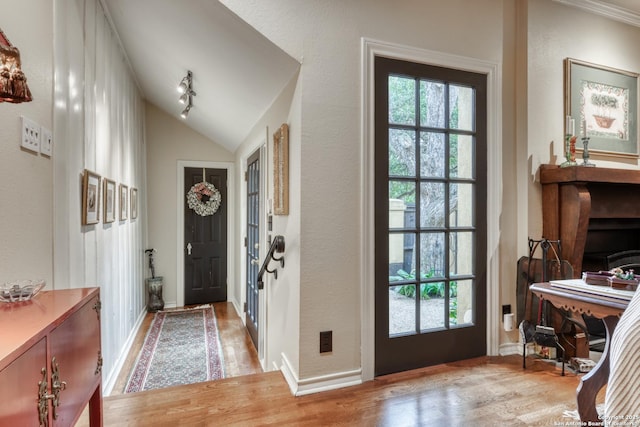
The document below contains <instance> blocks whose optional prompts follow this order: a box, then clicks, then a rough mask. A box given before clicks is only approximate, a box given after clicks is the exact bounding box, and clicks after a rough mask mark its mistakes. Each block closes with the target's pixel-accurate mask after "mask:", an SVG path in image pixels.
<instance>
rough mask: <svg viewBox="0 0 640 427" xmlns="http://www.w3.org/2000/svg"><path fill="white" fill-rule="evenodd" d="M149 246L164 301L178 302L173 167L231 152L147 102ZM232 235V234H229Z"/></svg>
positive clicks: (228, 158)
mask: <svg viewBox="0 0 640 427" xmlns="http://www.w3.org/2000/svg"><path fill="white" fill-rule="evenodd" d="M146 131H147V191H148V194H147V207H148V210H147V212H148V215H147V216H148V240H147V242H148V247H150V248H155V249H156V250H157V251H158V252H157V254H156V256H155V260H156V264H155V265H156V275H158V276H163V277H164V283H165V286H164V289H163V291H164V295H163V296H164V300H165V303H166V304H167V305H169V306H171V305H175V304H176V301H177V288H176V286H177V276H176V275H177V265H176V259H177V256H178V254H177V244H178V242H177V230H176V223H177V212H176V192H177V188H176V186H177V181H176V168H177V162H178V160H193V161H209V162H233V161H234V157H233V153H231V152H229V151H228V150H226V149H225V148H223V147H222V146H221V145H218V144H216V143H215V142H213V141H211V140H209V139H207V138H205V137H204V136H202V135H201V134H199V133H197V132H195V131H193V130H191V129H189V128H188V127H187V126H186V125H185V124H184V123H183V122H181V121H179V120H177V119H175V118H173V117H171V116H169V115H168V114H166V113H165V112H164V111H162V110H160V109H158V108H157V107H155V106H154V105H152V104H149V103H147V104H146ZM229 237H230V238H231V235H230V236H229Z"/></svg>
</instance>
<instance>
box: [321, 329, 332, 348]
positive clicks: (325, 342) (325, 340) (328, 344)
mask: <svg viewBox="0 0 640 427" xmlns="http://www.w3.org/2000/svg"><path fill="white" fill-rule="evenodd" d="M332 341H333V331H323V332H320V353H331V352H332V351H333V342H332Z"/></svg>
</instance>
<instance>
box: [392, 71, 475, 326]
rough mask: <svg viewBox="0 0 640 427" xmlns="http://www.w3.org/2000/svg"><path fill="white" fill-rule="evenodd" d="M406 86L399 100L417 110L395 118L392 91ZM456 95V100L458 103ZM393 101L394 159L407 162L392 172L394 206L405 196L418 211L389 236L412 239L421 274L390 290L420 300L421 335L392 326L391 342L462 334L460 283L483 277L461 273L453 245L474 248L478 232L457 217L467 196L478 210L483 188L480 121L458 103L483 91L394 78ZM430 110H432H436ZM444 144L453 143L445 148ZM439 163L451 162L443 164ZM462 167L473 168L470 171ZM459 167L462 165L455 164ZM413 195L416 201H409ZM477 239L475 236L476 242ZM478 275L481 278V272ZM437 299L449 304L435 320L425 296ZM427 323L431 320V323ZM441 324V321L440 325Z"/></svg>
mask: <svg viewBox="0 0 640 427" xmlns="http://www.w3.org/2000/svg"><path fill="white" fill-rule="evenodd" d="M392 79H395V80H393V81H392ZM403 81H404V83H405V85H404V86H403V87H405V89H406V90H405V91H404V92H403V93H401V94H400V95H399V98H398V99H404V100H405V101H406V100H410V101H412V102H408V103H407V104H406V105H410V108H408V109H404V110H403V111H401V112H398V113H395V114H394V113H393V112H392V111H391V110H392V108H394V104H393V103H392V100H391V90H392V85H396V86H397V87H400V86H402V83H403ZM411 92H413V94H411ZM428 92H430V93H431V94H433V95H434V96H435V97H436V98H437V99H436V100H435V103H434V104H431V100H430V99H427V93H428ZM452 93H453V94H454V95H455V96H456V98H455V100H454V99H453V98H452V96H451V94H452ZM389 94H390V102H389V109H390V111H389V123H388V129H389V139H390V140H389V146H390V148H389V153H390V157H391V156H396V159H398V158H401V159H402V161H403V162H404V163H403V164H402V165H400V167H398V165H395V166H394V167H392V166H391V162H390V167H389V182H390V194H389V197H390V199H391V198H397V197H398V196H399V195H402V198H403V200H404V202H405V206H406V207H410V205H412V209H413V213H412V215H413V220H412V223H411V224H407V223H404V224H403V225H399V223H397V222H396V223H394V225H393V226H391V223H390V227H389V228H390V230H389V233H390V234H389V235H390V239H391V238H392V236H394V235H404V236H412V238H411V240H412V241H413V246H412V248H406V247H405V250H411V251H412V253H413V254H414V256H415V258H413V265H412V267H413V268H411V271H406V272H405V273H407V274H408V276H407V277H404V278H402V280H398V277H399V276H395V277H396V279H395V280H394V281H391V280H390V283H389V286H390V290H392V289H393V290H394V291H396V292H401V293H403V294H404V295H405V296H408V297H410V298H411V299H412V301H413V306H414V308H413V309H412V310H411V311H414V313H413V314H414V319H415V331H410V330H405V329H402V328H400V329H398V328H397V327H396V328H395V329H394V328H392V327H391V326H390V335H394V334H403V335H404V334H411V333H420V332H424V331H433V330H434V329H443V328H444V329H448V328H450V327H456V325H459V324H460V323H461V322H460V321H459V319H458V318H457V317H455V312H456V308H457V304H458V300H457V290H456V288H457V281H460V280H469V281H473V279H474V278H475V276H474V274H466V273H467V269H468V268H469V266H468V263H465V262H463V264H464V268H463V269H464V270H465V271H462V273H463V274H457V273H458V272H459V268H461V267H459V264H460V262H461V261H460V259H459V256H458V255H456V256H455V257H453V256H452V255H453V254H452V251H453V252H455V253H456V254H457V253H458V252H457V251H458V250H459V248H458V247H457V246H456V245H454V246H452V243H456V244H457V240H459V239H461V238H462V239H463V240H465V239H466V240H465V242H464V243H465V245H466V244H467V243H468V241H469V237H468V235H471V236H473V235H474V234H475V230H476V229H475V224H474V223H473V221H474V220H473V218H475V213H474V212H473V211H471V212H468V211H465V212H463V213H464V215H461V213H460V212H457V210H458V209H465V208H467V207H468V206H467V205H464V206H462V207H461V206H459V202H458V199H459V197H460V193H464V195H465V196H470V197H471V198H470V201H467V202H465V203H469V205H470V207H471V208H472V207H473V206H475V184H476V180H475V164H474V163H475V162H474V159H475V117H473V116H475V114H474V113H472V114H468V112H467V111H460V110H459V106H458V103H459V102H460V99H462V98H464V99H466V100H467V102H468V101H469V100H471V101H474V100H475V91H474V90H473V89H471V88H466V87H463V86H453V87H452V86H451V85H449V84H448V83H445V82H437V81H432V80H424V79H414V78H411V77H406V76H405V77H400V76H399V77H394V76H390V77H389ZM464 99H463V101H464ZM429 109H431V110H432V111H431V112H430V111H428V110H429ZM411 110H413V111H411ZM436 110H438V111H436ZM434 112H435V113H434ZM412 114H413V115H412ZM467 116H470V117H467ZM465 120H466V121H465ZM441 140H442V141H447V142H446V143H443V144H442V143H441V142H440V141H441ZM454 150H455V151H454ZM440 156H441V157H440ZM452 156H453V157H452ZM439 159H445V161H444V162H442V163H440V162H441V160H439ZM446 159H449V160H446ZM452 159H455V160H452ZM461 160H463V161H465V162H464V163H463V164H462V165H460V161H461ZM452 161H455V162H456V163H453V164H452V163H451V162H452ZM402 190H406V191H404V192H403V191H402ZM452 191H453V193H452ZM409 193H410V194H411V195H410V196H407V194H409ZM437 194H440V196H437ZM431 196H433V197H431ZM438 197H441V198H442V202H443V203H441V202H439V201H438V200H439V199H438ZM452 199H453V200H456V204H455V206H452V205H451V200H452ZM441 205H443V206H441ZM390 215H391V213H390ZM469 217H471V218H472V219H469ZM460 218H462V219H460ZM405 221H406V219H405ZM461 233H463V234H461ZM429 236H431V237H429ZM438 236H441V237H438ZM452 238H453V239H454V241H452ZM434 239H435V240H434ZM405 240H406V237H405ZM473 240H474V239H473V237H472V238H471V241H473ZM434 245H435V246H434ZM425 251H426V252H425ZM467 252H468V249H467ZM423 253H425V254H426V257H425V256H423V255H422V254H423ZM434 257H435V258H434ZM438 258H440V260H438ZM452 258H453V259H452ZM452 262H453V263H454V264H452ZM471 268H472V270H471V273H473V272H474V271H475V270H474V268H475V266H472V267H471ZM452 269H453V270H452ZM390 274H391V273H390ZM430 294H432V295H437V296H439V297H441V301H442V305H441V307H437V308H436V309H435V310H436V311H438V314H437V315H435V316H434V314H433V310H434V309H433V308H429V309H427V308H426V305H425V304H423V301H424V300H425V298H423V297H422V296H429V295H430ZM390 298H391V297H390ZM390 304H391V302H390ZM430 311H431V313H429V312H430ZM391 312H392V310H391V307H390V313H391ZM452 313H453V314H452ZM427 316H428V317H429V319H431V320H428V321H427V319H426V317H427ZM390 317H391V316H390ZM433 319H439V320H436V321H435V322H434V320H433ZM394 331H395V332H394Z"/></svg>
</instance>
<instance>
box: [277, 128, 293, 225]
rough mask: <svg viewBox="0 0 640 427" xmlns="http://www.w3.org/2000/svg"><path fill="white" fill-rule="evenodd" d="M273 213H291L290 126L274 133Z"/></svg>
mask: <svg viewBox="0 0 640 427" xmlns="http://www.w3.org/2000/svg"><path fill="white" fill-rule="evenodd" d="M273 213H274V214H275V215H289V126H288V125H287V124H286V123H285V124H283V125H282V126H280V127H279V128H278V130H277V131H276V133H274V134H273Z"/></svg>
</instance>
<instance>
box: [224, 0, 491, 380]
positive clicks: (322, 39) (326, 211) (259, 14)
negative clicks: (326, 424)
mask: <svg viewBox="0 0 640 427" xmlns="http://www.w3.org/2000/svg"><path fill="white" fill-rule="evenodd" d="M224 4H225V5H227V6H228V7H230V8H231V9H232V10H233V11H234V12H235V13H237V14H239V16H241V17H242V18H243V19H244V20H246V21H247V22H248V23H249V24H251V25H253V26H254V27H256V29H258V31H260V32H262V33H263V34H265V35H266V36H267V37H268V38H269V39H270V40H272V41H273V42H274V43H276V44H277V45H278V46H280V47H281V48H282V49H284V50H285V51H286V52H287V53H289V55H291V56H292V57H294V58H296V59H298V60H300V62H301V63H302V69H301V70H302V71H301V77H300V83H299V87H300V90H301V92H300V120H301V128H300V129H299V132H300V134H299V138H300V142H299V144H300V152H299V155H300V165H299V166H297V167H299V170H300V183H299V191H300V196H299V197H300V205H299V208H298V207H295V209H299V210H300V212H299V215H300V236H299V238H298V239H297V242H296V243H297V245H296V247H295V248H291V249H292V250H295V251H297V252H298V253H299V256H300V285H299V293H300V299H299V308H298V310H299V316H300V330H299V335H298V336H289V337H287V340H290V341H294V340H297V342H298V348H299V354H298V355H297V357H298V358H299V368H298V372H296V374H297V375H298V376H299V378H300V379H309V378H319V377H322V376H323V375H329V374H335V373H343V372H354V371H357V370H358V369H359V368H360V367H361V340H360V336H361V335H360V334H361V328H363V325H362V324H361V274H360V273H361V262H362V256H363V254H361V253H360V242H361V235H360V230H361V219H362V215H361V214H362V212H361V211H360V209H361V196H362V194H361V193H362V188H361V185H360V178H361V168H362V165H361V164H360V163H361V139H360V138H361V121H360V120H361V111H362V106H361V100H362V98H361V94H360V91H361V80H362V79H361V51H360V49H361V43H362V42H361V39H362V37H367V38H371V39H375V40H382V41H385V42H391V43H397V44H401V45H406V46H410V47H416V48H424V49H430V50H435V51H440V52H447V53H451V54H457V55H463V56H468V57H472V58H478V59H484V60H488V61H493V62H495V63H500V62H501V61H502V56H503V52H502V51H503V1H502V0H479V1H473V2H469V1H463V0H452V1H446V2H443V1H435V0H432V1H406V2H401V3H398V2H391V1H378V2H371V1H366V0H357V1H349V2H343V1H338V0H332V1H323V2H311V1H303V2H300V1H299V0H285V1H281V2H277V3H276V4H273V3H269V4H264V2H260V1H257V0H253V1H246V0H242V1H239V0H225V1H224ZM461 11H464V13H461ZM282 22H286V23H287V24H286V25H282ZM287 250H289V248H288V249H287ZM324 330H332V331H333V352H332V353H331V354H329V355H324V354H323V355H321V354H319V353H318V339H319V338H318V336H319V335H318V334H319V332H320V331H324ZM294 342H295V341H294ZM287 351H291V353H287V354H286V356H287V357H288V358H289V357H293V358H295V357H296V354H295V344H292V345H290V347H289V348H288V350H287ZM291 364H292V365H296V362H295V361H294V360H291Z"/></svg>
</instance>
